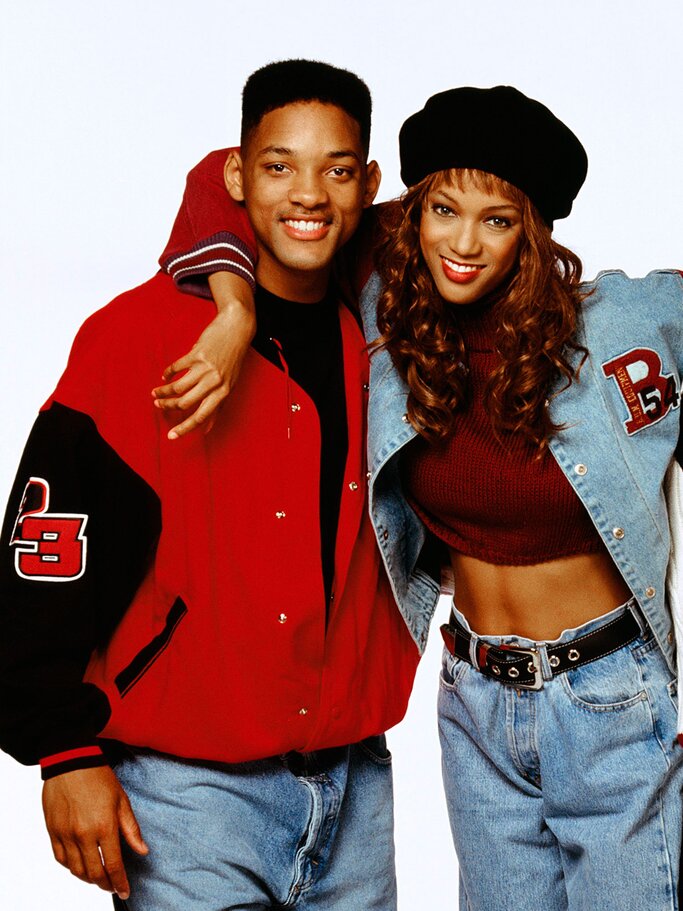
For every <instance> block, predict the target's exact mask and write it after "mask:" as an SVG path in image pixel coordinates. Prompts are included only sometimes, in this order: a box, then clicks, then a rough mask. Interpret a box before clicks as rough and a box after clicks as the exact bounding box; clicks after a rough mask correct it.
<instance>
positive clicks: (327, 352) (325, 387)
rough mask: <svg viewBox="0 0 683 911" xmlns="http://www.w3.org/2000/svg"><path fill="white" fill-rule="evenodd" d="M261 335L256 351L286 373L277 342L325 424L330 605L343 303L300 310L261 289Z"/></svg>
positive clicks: (339, 468)
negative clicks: (340, 318)
mask: <svg viewBox="0 0 683 911" xmlns="http://www.w3.org/2000/svg"><path fill="white" fill-rule="evenodd" d="M255 300H256V327H257V328H256V335H255V336H254V340H253V342H252V346H253V347H254V348H255V350H256V351H258V353H259V354H261V355H262V356H263V357H265V358H267V359H268V360H269V361H271V362H272V363H273V364H275V365H276V366H277V367H279V368H280V369H281V370H282V369H283V367H282V363H281V361H280V356H279V354H278V348H277V345H276V344H275V343H274V341H273V339H276V340H277V341H278V342H279V343H280V345H281V346H282V355H283V357H284V359H285V361H286V362H287V367H288V369H289V374H290V376H291V378H292V380H293V381H294V382H295V383H297V384H298V385H299V386H301V387H302V388H303V389H304V391H305V392H306V393H307V394H308V395H309V396H310V397H311V399H312V400H313V402H314V404H315V407H316V409H317V411H318V417H319V419H320V439H321V444H320V449H321V451H320V541H321V545H320V550H321V558H322V568H323V580H324V584H325V598H326V603H327V604H329V601H330V595H331V593H332V584H333V580H334V550H335V543H336V539H337V525H338V523H339V507H340V501H341V491H342V485H343V482H344V469H345V466H346V456H347V453H348V447H349V441H348V432H347V426H346V397H345V395H344V361H343V351H342V337H341V326H340V323H339V302H338V300H337V297H336V296H335V295H334V294H332V293H331V292H330V293H328V294H327V296H326V297H325V298H324V299H323V300H321V301H319V302H318V303H315V304H301V303H297V302H295V301H288V300H284V299H283V298H281V297H276V296H275V295H274V294H271V293H270V292H269V291H266V290H265V288H262V287H260V286H257V288H256V296H255Z"/></svg>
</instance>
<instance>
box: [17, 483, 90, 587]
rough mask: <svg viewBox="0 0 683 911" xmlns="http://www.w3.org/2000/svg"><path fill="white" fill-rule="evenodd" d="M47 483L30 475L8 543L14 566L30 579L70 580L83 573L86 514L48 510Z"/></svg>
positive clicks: (48, 487)
mask: <svg viewBox="0 0 683 911" xmlns="http://www.w3.org/2000/svg"><path fill="white" fill-rule="evenodd" d="M49 505H50V485H49V484H48V483H47V481H45V480H44V479H43V478H30V480H29V482H28V484H27V485H26V489H25V490H24V495H23V497H22V499H21V506H20V507H19V515H18V516H17V521H16V523H15V526H14V532H13V533H12V538H11V540H10V545H11V546H13V547H15V548H16V551H15V554H14V568H15V569H16V571H17V574H18V575H19V576H21V578H22V579H30V580H32V581H34V582H73V580H74V579H79V578H80V577H81V576H82V575H83V573H84V572H85V560H86V551H87V545H88V539H87V538H86V536H85V535H84V534H83V532H84V531H85V525H86V522H87V521H88V517H87V515H79V514H77V513H56V512H48V511H47V510H48V507H49Z"/></svg>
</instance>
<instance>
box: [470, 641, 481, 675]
mask: <svg viewBox="0 0 683 911" xmlns="http://www.w3.org/2000/svg"><path fill="white" fill-rule="evenodd" d="M478 646H479V637H478V636H476V635H475V634H474V633H472V634H471V635H470V664H471V665H472V666H473V667H476V668H478V667H479V660H478V658H477V649H478Z"/></svg>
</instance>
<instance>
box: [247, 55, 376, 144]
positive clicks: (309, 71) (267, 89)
mask: <svg viewBox="0 0 683 911" xmlns="http://www.w3.org/2000/svg"><path fill="white" fill-rule="evenodd" d="M298 101H320V102H322V103H323V104H333V105H336V107H338V108H341V109H342V110H343V111H346V113H347V114H348V115H349V117H353V119H354V120H355V121H356V122H357V123H358V125H359V127H360V138H361V143H362V144H363V150H364V151H365V154H366V155H367V154H368V151H369V148H370V122H371V119H372V98H371V96H370V89H369V88H368V87H367V85H366V84H365V83H364V82H363V80H362V79H361V78H360V77H359V76H356V75H355V73H351V72H349V70H343V69H340V68H339V67H336V66H332V65H331V64H329V63H321V62H320V61H318V60H279V61H276V62H275V63H268V64H266V66H262V67H261V68H260V69H258V70H256V71H255V72H254V73H252V74H251V76H250V77H249V78H248V79H247V81H246V83H245V85H244V89H243V90H242V136H241V143H242V145H244V144H245V140H246V139H247V138H248V136H249V133H251V131H252V130H254V129H255V128H256V127H257V126H258V125H259V123H260V122H261V120H262V119H263V117H264V116H265V115H266V114H269V113H270V112H271V111H274V110H276V109H277V108H282V107H285V106H286V105H288V104H296V103H297V102H298Z"/></svg>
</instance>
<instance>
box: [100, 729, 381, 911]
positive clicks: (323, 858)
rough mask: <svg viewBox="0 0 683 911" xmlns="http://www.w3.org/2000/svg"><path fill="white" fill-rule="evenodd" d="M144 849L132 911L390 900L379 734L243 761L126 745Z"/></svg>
mask: <svg viewBox="0 0 683 911" xmlns="http://www.w3.org/2000/svg"><path fill="white" fill-rule="evenodd" d="M115 771H116V774H117V775H118V777H119V780H120V781H121V784H122V785H123V787H124V789H125V790H126V792H127V794H128V796H129V798H130V801H131V803H132V805H133V810H134V811H135V814H136V816H137V819H138V822H139V823H140V827H141V829H142V832H143V835H144V837H145V840H146V841H147V844H148V845H149V849H150V851H149V855H148V856H147V857H139V856H138V855H135V854H133V852H131V851H130V850H128V851H127V852H126V855H125V861H126V870H127V873H128V877H129V879H130V885H131V894H130V898H129V899H128V901H127V902H125V903H121V902H119V903H118V905H117V907H124V908H127V909H129V911H190V909H191V911H228V909H230V911H237V909H240V911H241V909H249V911H261V909H266V908H268V909H271V908H278V909H279V908H291V909H297V911H318V909H320V911H322V909H325V911H358V909H377V911H394V909H395V908H396V879H395V868H394V837H393V794H392V774H391V757H390V755H389V753H388V752H387V751H386V745H385V741H384V737H381V738H380V737H378V738H370V739H368V740H366V741H363V742H362V743H360V744H355V745H353V746H349V747H340V748H337V749H332V750H322V751H320V752H318V753H314V754H309V755H308V756H304V757H302V756H301V755H300V754H293V755H288V756H285V757H280V758H272V759H264V760H259V761H256V762H248V763H243V764H239V765H221V764H209V763H196V762H195V763H192V762H186V761H183V760H178V759H175V758H173V757H170V756H164V755H160V754H158V753H151V752H134V753H133V754H132V755H131V757H130V758H126V759H124V760H123V761H121V762H120V763H119V764H117V765H116V767H115Z"/></svg>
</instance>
